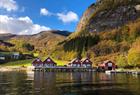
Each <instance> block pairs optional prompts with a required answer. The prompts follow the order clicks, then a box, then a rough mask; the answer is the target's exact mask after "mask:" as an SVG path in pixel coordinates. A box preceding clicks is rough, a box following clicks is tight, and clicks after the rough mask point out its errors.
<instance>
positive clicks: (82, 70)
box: [33, 67, 95, 72]
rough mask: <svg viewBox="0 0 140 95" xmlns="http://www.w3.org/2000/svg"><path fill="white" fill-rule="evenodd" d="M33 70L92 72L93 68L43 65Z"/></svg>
mask: <svg viewBox="0 0 140 95" xmlns="http://www.w3.org/2000/svg"><path fill="white" fill-rule="evenodd" d="M33 71H45V72H93V71H95V69H94V68H83V67H45V68H34V69H33Z"/></svg>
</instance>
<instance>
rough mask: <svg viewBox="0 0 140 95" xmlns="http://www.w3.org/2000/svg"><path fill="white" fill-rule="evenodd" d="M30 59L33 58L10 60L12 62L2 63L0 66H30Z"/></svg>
mask: <svg viewBox="0 0 140 95" xmlns="http://www.w3.org/2000/svg"><path fill="white" fill-rule="evenodd" d="M32 61H33V59H28V60H19V61H12V62H8V63H5V64H2V65H0V66H31V63H32Z"/></svg>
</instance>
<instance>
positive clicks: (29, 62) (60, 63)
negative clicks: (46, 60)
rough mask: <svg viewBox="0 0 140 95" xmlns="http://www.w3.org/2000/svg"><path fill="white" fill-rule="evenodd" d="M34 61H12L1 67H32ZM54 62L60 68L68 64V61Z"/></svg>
mask: <svg viewBox="0 0 140 95" xmlns="http://www.w3.org/2000/svg"><path fill="white" fill-rule="evenodd" d="M33 60H34V59H27V60H18V61H12V62H7V63H4V64H1V65H0V66H25V67H27V66H31V65H32V62H33ZM54 61H55V62H56V63H57V65H59V66H64V65H65V64H67V63H68V62H67V61H62V60H55V59H54Z"/></svg>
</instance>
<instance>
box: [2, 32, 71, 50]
mask: <svg viewBox="0 0 140 95" xmlns="http://www.w3.org/2000/svg"><path fill="white" fill-rule="evenodd" d="M69 34H70V32H68V31H59V30H50V31H42V32H40V33H38V34H34V35H13V34H0V39H2V40H4V41H5V40H6V41H8V42H9V43H12V44H15V46H14V47H12V48H10V47H9V48H10V49H8V50H10V51H13V50H14V51H15V50H16V51H21V52H27V50H26V48H25V47H24V46H26V45H28V44H30V46H33V47H34V52H35V51H38V52H40V53H48V52H49V51H52V49H53V48H54V47H55V45H57V43H58V42H60V41H63V40H64V39H65V38H66V37H67V36H68V35H69Z"/></svg>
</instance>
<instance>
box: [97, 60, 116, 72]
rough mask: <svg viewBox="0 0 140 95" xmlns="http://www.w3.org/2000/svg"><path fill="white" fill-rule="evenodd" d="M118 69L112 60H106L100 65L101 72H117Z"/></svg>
mask: <svg viewBox="0 0 140 95" xmlns="http://www.w3.org/2000/svg"><path fill="white" fill-rule="evenodd" d="M116 67H117V66H116V65H115V63H114V62H112V61H110V60H106V61H104V62H103V63H102V64H99V66H98V69H100V70H115V69H116Z"/></svg>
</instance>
